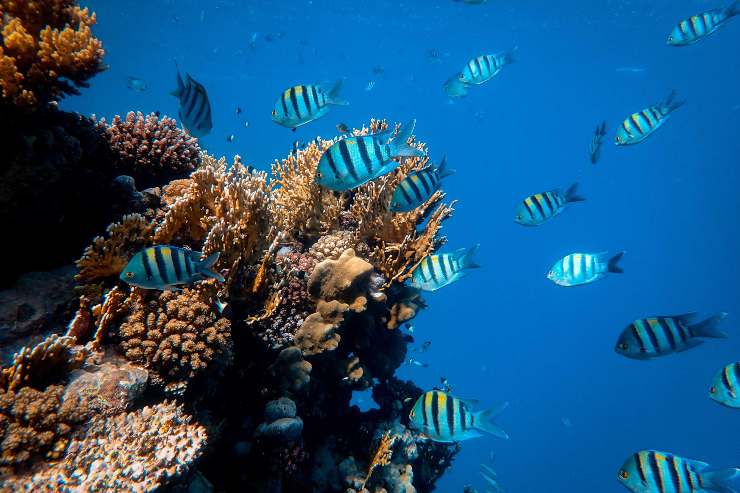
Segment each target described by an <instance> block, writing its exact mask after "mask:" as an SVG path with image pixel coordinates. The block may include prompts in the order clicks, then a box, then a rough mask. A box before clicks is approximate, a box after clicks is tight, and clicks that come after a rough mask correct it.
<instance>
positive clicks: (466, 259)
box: [457, 243, 480, 269]
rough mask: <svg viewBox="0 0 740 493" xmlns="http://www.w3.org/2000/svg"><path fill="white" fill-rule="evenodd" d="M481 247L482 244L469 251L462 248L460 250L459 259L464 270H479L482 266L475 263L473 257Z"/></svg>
mask: <svg viewBox="0 0 740 493" xmlns="http://www.w3.org/2000/svg"><path fill="white" fill-rule="evenodd" d="M479 246H480V243H478V244H477V245H473V246H472V247H470V248H468V249H465V248H461V249H460V250H458V252H457V253H458V255H457V259H458V261H459V262H460V266H461V267H462V268H463V269H477V268H479V267H480V265H478V264H477V263H475V260H473V256H474V255H475V253H476V252H477V251H478V247H479Z"/></svg>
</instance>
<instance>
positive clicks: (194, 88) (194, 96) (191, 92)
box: [170, 67, 213, 138]
mask: <svg viewBox="0 0 740 493" xmlns="http://www.w3.org/2000/svg"><path fill="white" fill-rule="evenodd" d="M185 78H186V81H185V82H183V80H182V77H181V76H180V69H179V67H178V69H177V89H175V90H174V91H172V92H171V93H170V94H172V95H173V96H175V97H176V98H177V99H178V100H179V101H180V109H179V113H178V114H179V117H180V122H182V126H183V127H184V128H185V130H186V131H187V132H188V133H189V134H190V135H192V136H193V137H197V138H200V137H204V136H206V135H208V134H209V133H210V132H211V129H213V121H212V120H211V103H210V102H209V100H208V92H207V91H206V88H205V87H203V84H201V83H200V82H197V81H196V80H195V79H193V78H192V77H191V76H190V74H185Z"/></svg>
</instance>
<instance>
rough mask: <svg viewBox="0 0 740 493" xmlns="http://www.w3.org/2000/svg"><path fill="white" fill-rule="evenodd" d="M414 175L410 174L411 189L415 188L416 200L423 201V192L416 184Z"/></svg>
mask: <svg viewBox="0 0 740 493" xmlns="http://www.w3.org/2000/svg"><path fill="white" fill-rule="evenodd" d="M413 176H414V175H411V176H409V179H408V184H409V186H410V187H411V190H413V192H414V195H416V200H418V201H419V202H421V192H419V187H417V186H416V183H414V179H413V178H412V177H413Z"/></svg>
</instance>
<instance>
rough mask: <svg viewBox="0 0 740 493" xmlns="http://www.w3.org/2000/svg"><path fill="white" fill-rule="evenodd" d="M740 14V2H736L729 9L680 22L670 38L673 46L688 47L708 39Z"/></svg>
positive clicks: (724, 8)
mask: <svg viewBox="0 0 740 493" xmlns="http://www.w3.org/2000/svg"><path fill="white" fill-rule="evenodd" d="M738 14H740V1H735V2H733V3H732V4H731V5H728V6H727V7H723V8H719V9H712V10H708V11H707V12H704V13H702V14H697V15H692V16H691V17H689V18H688V19H684V20H682V21H681V22H679V23H678V24H677V25H676V27H674V28H673V31H671V34H670V35H669V36H668V44H669V45H671V46H688V45H691V44H694V43H696V42H697V41H699V40H701V39H704V38H706V37H707V36H709V35H710V34H712V33H713V32H715V31H716V30H717V29H719V28H720V27H721V26H723V25H724V24H725V22H727V21H728V20H729V19H730V18H732V17H735V16H736V15H738Z"/></svg>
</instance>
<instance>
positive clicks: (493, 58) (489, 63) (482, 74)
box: [459, 49, 514, 85]
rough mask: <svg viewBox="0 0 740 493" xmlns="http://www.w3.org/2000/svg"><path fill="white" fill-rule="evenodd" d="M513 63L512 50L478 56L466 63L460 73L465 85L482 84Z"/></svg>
mask: <svg viewBox="0 0 740 493" xmlns="http://www.w3.org/2000/svg"><path fill="white" fill-rule="evenodd" d="M510 63H514V50H513V49H512V50H510V51H508V52H506V53H500V54H496V55H480V56H477V57H475V58H473V59H471V60H469V61H468V63H467V64H466V65H465V68H463V70H462V72H461V73H460V76H459V77H460V81H461V82H464V83H466V84H476V85H477V84H483V83H484V82H488V81H489V80H491V79H492V78H493V77H495V76H496V75H497V74H498V73H499V72H501V69H502V68H503V67H504V65H509V64H510Z"/></svg>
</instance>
